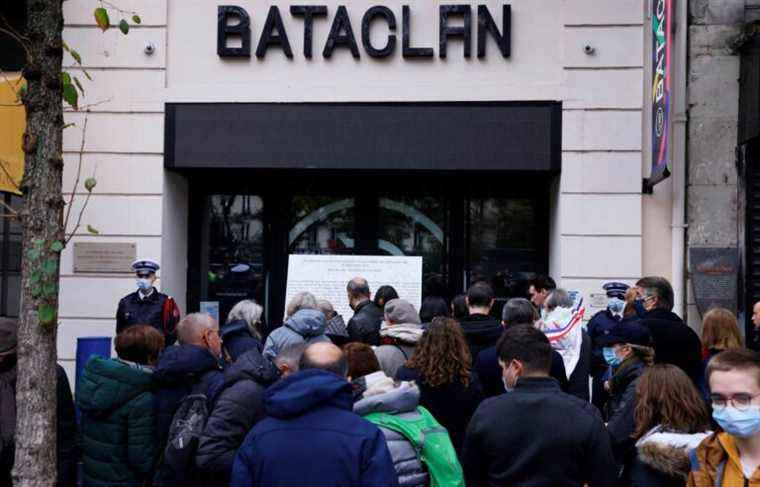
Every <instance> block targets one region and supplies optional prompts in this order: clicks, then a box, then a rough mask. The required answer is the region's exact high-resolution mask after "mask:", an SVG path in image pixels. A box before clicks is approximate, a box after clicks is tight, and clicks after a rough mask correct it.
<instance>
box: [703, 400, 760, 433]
mask: <svg viewBox="0 0 760 487" xmlns="http://www.w3.org/2000/svg"><path fill="white" fill-rule="evenodd" d="M713 419H714V420H715V421H716V422H717V423H718V424H719V425H720V427H721V428H723V429H724V430H725V431H726V432H727V433H728V434H730V435H733V436H736V437H739V438H749V437H750V436H752V435H754V434H755V433H757V432H758V431H760V408H758V407H757V406H750V407H749V409H747V410H746V411H739V410H738V409H736V408H733V407H730V406H726V407H724V408H723V409H714V410H713Z"/></svg>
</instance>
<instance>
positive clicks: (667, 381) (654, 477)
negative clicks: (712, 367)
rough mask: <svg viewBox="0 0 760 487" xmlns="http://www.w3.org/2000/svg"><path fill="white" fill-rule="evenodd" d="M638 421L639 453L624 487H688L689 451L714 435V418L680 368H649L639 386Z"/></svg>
mask: <svg viewBox="0 0 760 487" xmlns="http://www.w3.org/2000/svg"><path fill="white" fill-rule="evenodd" d="M634 418H635V424H636V429H635V431H634V433H633V439H634V440H636V450H635V452H634V453H633V454H631V455H630V456H629V457H628V458H627V459H626V462H625V467H624V469H623V479H622V480H623V482H621V485H624V486H627V487H671V486H673V487H675V486H679V487H681V486H684V485H686V478H687V477H688V475H689V470H690V465H689V451H690V450H692V449H694V448H696V447H697V445H699V443H700V442H701V441H702V440H703V439H705V438H706V437H707V436H709V435H710V431H709V429H710V415H709V413H708V411H707V407H706V406H705V403H704V402H703V401H702V398H701V397H700V395H699V392H698V391H697V389H696V387H694V384H693V383H692V381H691V379H690V378H689V376H687V375H686V373H685V372H684V371H682V370H681V369H680V368H678V367H676V366H675V365H670V364H657V365H653V366H651V367H649V368H648V369H647V370H646V372H644V373H643V374H642V375H641V377H640V378H639V381H638V384H637V386H636V408H635V412H634Z"/></svg>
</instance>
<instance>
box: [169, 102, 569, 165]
mask: <svg viewBox="0 0 760 487" xmlns="http://www.w3.org/2000/svg"><path fill="white" fill-rule="evenodd" d="M561 119H562V107H561V104H560V103H559V102H530V103H510V102H475V103H465V102H461V103H458V102H452V103H169V104H167V105H166V124H165V151H164V165H165V166H166V167H167V168H272V169H276V168H318V169H416V170H452V169H460V170H490V171H493V170H518V171H559V170H560V164H561V163H560V161H561V133H562V122H561Z"/></svg>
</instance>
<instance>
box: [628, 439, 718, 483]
mask: <svg viewBox="0 0 760 487" xmlns="http://www.w3.org/2000/svg"><path fill="white" fill-rule="evenodd" d="M710 434H711V432H709V431H708V432H702V433H677V432H671V431H667V430H666V429H665V428H663V427H662V426H657V427H655V428H652V429H651V430H650V431H649V432H647V433H646V434H645V435H644V436H642V437H641V438H640V439H639V440H638V441H637V442H636V450H635V453H634V454H633V455H631V457H630V458H629V459H628V461H626V465H625V468H624V469H623V478H622V482H621V484H622V485H623V486H626V487H683V485H684V483H685V482H686V478H687V477H688V476H689V469H690V468H689V451H691V450H693V449H694V448H696V447H697V446H698V445H699V444H700V442H701V441H702V440H704V439H705V438H707V437H708V436H710Z"/></svg>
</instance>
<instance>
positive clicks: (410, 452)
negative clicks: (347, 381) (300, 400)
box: [354, 371, 429, 487]
mask: <svg viewBox="0 0 760 487" xmlns="http://www.w3.org/2000/svg"><path fill="white" fill-rule="evenodd" d="M357 382H361V383H362V384H363V385H364V387H366V389H365V391H364V393H363V394H362V396H361V398H360V399H359V400H358V401H357V402H355V403H354V412H355V413H356V414H358V415H360V416H366V415H368V414H370V413H388V414H393V415H396V416H398V417H399V418H402V419H408V420H416V419H419V418H420V414H419V413H418V412H417V406H419V404H420V390H419V388H417V386H416V385H414V383H411V382H401V383H400V384H398V385H396V384H395V383H394V382H393V379H391V378H390V377H388V376H387V375H385V374H384V373H383V372H382V371H380V372H375V373H374V374H369V375H367V376H364V377H362V378H360V379H359V381H357ZM379 428H380V431H382V432H383V435H384V436H385V441H386V443H387V445H388V451H390V453H391V458H392V459H393V466H394V468H395V469H396V474H397V475H398V484H399V486H400V487H413V486H424V485H428V482H429V475H428V473H427V471H426V470H425V467H424V466H423V465H422V462H421V460H420V457H419V456H418V455H417V451H416V450H415V448H414V446H413V445H412V444H411V443H410V442H409V440H407V439H406V438H404V436H402V435H401V434H400V433H397V432H395V431H392V430H389V429H387V428H384V427H382V426H380V427H379Z"/></svg>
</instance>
